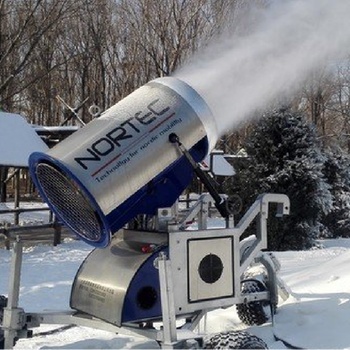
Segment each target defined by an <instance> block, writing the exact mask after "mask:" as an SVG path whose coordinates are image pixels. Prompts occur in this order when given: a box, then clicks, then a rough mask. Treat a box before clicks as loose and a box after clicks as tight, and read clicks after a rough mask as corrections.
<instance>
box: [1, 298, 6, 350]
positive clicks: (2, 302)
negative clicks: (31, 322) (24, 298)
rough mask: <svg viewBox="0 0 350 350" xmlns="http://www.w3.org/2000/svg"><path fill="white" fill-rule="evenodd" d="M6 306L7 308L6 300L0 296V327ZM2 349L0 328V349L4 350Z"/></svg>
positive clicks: (2, 342) (3, 343)
mask: <svg viewBox="0 0 350 350" xmlns="http://www.w3.org/2000/svg"><path fill="white" fill-rule="evenodd" d="M6 306H7V298H6V297H5V296H3V295H0V325H1V324H2V315H3V309H4V307H6ZM4 347H5V337H4V331H3V330H2V329H1V328H0V349H4Z"/></svg>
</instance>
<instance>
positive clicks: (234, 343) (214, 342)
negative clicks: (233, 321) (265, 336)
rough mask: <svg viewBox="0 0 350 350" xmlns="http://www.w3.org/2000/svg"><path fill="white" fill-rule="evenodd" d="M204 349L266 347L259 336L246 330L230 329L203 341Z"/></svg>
mask: <svg viewBox="0 0 350 350" xmlns="http://www.w3.org/2000/svg"><path fill="white" fill-rule="evenodd" d="M204 348H205V349H268V347H267V345H266V343H265V342H264V341H263V340H262V339H260V338H259V337H257V336H255V335H252V334H250V333H248V332H242V331H231V332H222V333H218V334H215V335H213V336H211V337H210V338H209V339H208V340H207V341H205V347H204Z"/></svg>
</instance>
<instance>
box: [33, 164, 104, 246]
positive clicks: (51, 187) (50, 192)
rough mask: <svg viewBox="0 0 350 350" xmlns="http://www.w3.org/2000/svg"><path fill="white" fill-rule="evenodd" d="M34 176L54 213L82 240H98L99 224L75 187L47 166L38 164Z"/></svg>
mask: <svg viewBox="0 0 350 350" xmlns="http://www.w3.org/2000/svg"><path fill="white" fill-rule="evenodd" d="M36 175H37V179H38V182H39V185H40V186H41V188H42V190H43V192H44V194H45V196H46V198H47V200H48V201H49V203H50V204H51V206H52V208H53V209H54V211H55V212H56V214H57V215H58V216H59V217H60V218H61V219H62V221H64V222H65V223H66V224H67V225H68V226H69V227H70V228H71V229H72V230H74V231H75V232H76V233H77V234H78V235H80V236H82V237H83V238H85V239H87V240H89V241H92V242H96V241H98V240H99V239H100V238H101V223H100V220H99V217H98V215H97V213H96V211H95V210H94V208H93V206H92V205H91V203H90V202H89V200H88V199H87V198H86V196H85V195H84V193H83V192H82V190H81V189H80V188H79V187H78V185H77V184H76V183H75V182H74V181H73V180H71V179H69V178H68V177H66V176H64V175H63V174H62V173H61V172H60V171H59V170H57V169H56V168H55V167H53V166H52V165H50V164H47V163H40V164H38V165H37V168H36Z"/></svg>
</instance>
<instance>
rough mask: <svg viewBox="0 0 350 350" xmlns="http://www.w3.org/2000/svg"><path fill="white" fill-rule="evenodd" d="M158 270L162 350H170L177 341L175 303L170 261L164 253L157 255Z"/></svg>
mask: <svg viewBox="0 0 350 350" xmlns="http://www.w3.org/2000/svg"><path fill="white" fill-rule="evenodd" d="M158 269H159V283H160V298H161V305H162V317H163V342H162V348H168V349H169V348H170V349H172V348H173V346H172V344H173V343H174V342H176V341H177V333H176V315H175V301H174V289H173V280H172V276H171V265H170V260H169V259H167V256H166V255H165V254H164V253H160V254H159V258H158Z"/></svg>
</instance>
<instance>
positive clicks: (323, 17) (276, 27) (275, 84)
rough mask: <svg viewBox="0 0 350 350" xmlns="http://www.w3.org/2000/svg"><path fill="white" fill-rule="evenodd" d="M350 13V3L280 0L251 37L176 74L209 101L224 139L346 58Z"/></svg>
mask: <svg viewBox="0 0 350 350" xmlns="http://www.w3.org/2000/svg"><path fill="white" fill-rule="evenodd" d="M349 14H350V0H278V1H277V0H276V1H274V2H272V3H271V4H270V5H269V6H268V7H267V8H266V9H264V10H262V11H261V13H259V16H258V18H259V21H258V23H256V24H255V25H254V28H253V29H252V31H251V32H250V33H249V34H248V35H246V36H242V37H240V38H238V37H235V38H233V39H231V40H227V39H226V40H223V41H222V42H221V43H220V44H217V43H216V44H215V45H213V46H212V47H209V48H208V49H207V50H206V53H203V52H202V53H201V54H200V55H198V56H197V57H195V59H193V61H192V62H193V63H191V64H189V65H188V66H186V67H184V68H183V69H181V70H180V71H179V72H177V74H176V76H177V77H179V78H180V79H182V80H184V81H186V82H187V83H189V84H190V85H192V86H193V87H194V88H195V89H196V90H197V91H198V92H199V93H200V94H201V95H202V96H203V98H204V99H205V100H206V101H207V103H208V104H209V106H210V107H211V109H212V111H213V114H214V116H215V118H216V119H217V124H218V131H219V134H221V135H222V134H224V133H227V132H228V130H231V129H234V128H235V127H237V126H238V125H239V124H240V123H241V122H242V121H244V120H247V118H249V117H251V116H252V115H253V114H254V112H256V111H258V110H261V109H263V108H266V107H267V106H268V105H269V104H271V103H272V102H273V101H275V100H276V99H278V98H286V97H287V96H290V95H291V94H292V93H293V91H295V89H296V88H297V87H298V86H299V85H300V84H301V83H302V82H303V81H304V80H305V79H307V78H308V77H309V76H310V74H312V72H314V71H315V70H317V69H318V68H321V67H322V66H324V65H325V64H326V63H327V62H334V61H336V60H341V59H342V58H344V57H345V56H346V55H348V54H349V53H350V19H349Z"/></svg>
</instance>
